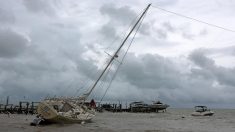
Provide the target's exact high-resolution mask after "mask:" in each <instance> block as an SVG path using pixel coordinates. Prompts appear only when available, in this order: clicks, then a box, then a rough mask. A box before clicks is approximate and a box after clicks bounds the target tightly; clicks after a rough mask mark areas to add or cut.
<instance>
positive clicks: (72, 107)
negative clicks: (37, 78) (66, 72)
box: [34, 4, 151, 124]
mask: <svg viewBox="0 0 235 132" xmlns="http://www.w3.org/2000/svg"><path fill="white" fill-rule="evenodd" d="M150 5H151V4H149V5H148V6H147V7H146V9H145V10H144V11H143V13H142V14H141V16H140V17H139V18H138V20H137V22H136V23H135V25H134V26H133V27H132V29H131V30H130V32H129V33H128V34H127V36H126V37H125V39H124V40H123V42H122V43H121V45H120V46H119V48H118V49H117V50H116V52H115V53H114V54H113V55H112V56H111V59H110V60H109V62H108V64H107V65H106V67H105V68H104V70H103V71H102V73H101V74H100V76H99V77H98V79H97V80H96V82H95V83H94V84H93V86H92V87H91V89H90V90H89V92H88V93H86V94H83V95H82V96H81V97H77V98H50V99H45V100H43V101H42V102H40V103H39V105H38V108H37V112H38V118H37V119H38V120H36V121H34V123H35V124H39V122H40V121H42V120H43V121H47V122H53V123H77V122H84V121H89V120H91V119H92V118H93V117H94V116H95V110H94V108H92V107H91V106H87V105H85V101H86V100H87V98H88V96H89V95H90V94H91V92H92V91H93V90H94V88H95V87H96V85H97V83H98V82H99V81H100V79H101V78H102V77H103V75H104V73H105V72H106V71H107V70H108V68H109V67H110V66H111V64H112V62H113V61H114V60H115V58H117V57H118V54H119V52H120V50H121V48H122V47H123V45H124V44H125V42H126V41H127V39H128V38H129V36H130V35H131V34H132V32H133V31H134V30H135V29H136V31H137V30H138V28H139V25H140V24H141V22H142V20H143V16H144V15H145V14H146V12H147V10H148V9H149V7H150ZM137 25H138V26H137Z"/></svg>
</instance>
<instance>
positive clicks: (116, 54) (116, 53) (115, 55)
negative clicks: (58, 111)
mask: <svg viewBox="0 0 235 132" xmlns="http://www.w3.org/2000/svg"><path fill="white" fill-rule="evenodd" d="M150 6H151V4H149V5H148V6H147V7H146V9H145V10H144V12H143V13H142V14H141V16H140V18H139V19H138V21H137V22H136V23H135V25H134V26H133V27H132V29H131V31H130V32H129V33H128V35H127V36H126V38H125V39H124V40H123V42H122V44H121V45H120V46H119V48H118V49H117V51H116V52H115V53H114V55H113V56H112V57H111V59H110V61H109V62H108V64H107V66H106V67H105V68H104V70H103V72H102V73H101V74H100V76H99V78H98V79H97V80H96V82H95V83H94V85H93V86H92V88H91V90H90V91H89V92H88V93H87V94H85V95H86V96H85V99H86V98H87V97H88V96H89V95H90V94H91V92H92V91H93V89H94V88H95V86H96V85H97V83H98V82H99V81H100V79H101V78H102V76H103V75H104V73H105V71H106V70H107V69H108V67H109V66H110V64H111V63H112V62H113V60H114V59H115V57H117V56H118V52H119V51H120V50H121V48H122V46H123V45H124V44H125V42H126V41H127V39H128V38H129V36H130V35H131V33H132V32H133V31H134V29H135V28H136V26H137V25H138V24H139V22H140V20H141V19H142V18H143V16H144V15H145V14H146V12H147V11H148V9H149V7H150Z"/></svg>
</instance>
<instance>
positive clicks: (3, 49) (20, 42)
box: [0, 29, 28, 58]
mask: <svg viewBox="0 0 235 132" xmlns="http://www.w3.org/2000/svg"><path fill="white" fill-rule="evenodd" d="M27 44H28V40H27V39H26V38H25V37H24V36H22V35H20V34H18V33H15V32H14V31H12V30H10V29H0V57H3V58H11V57H15V56H17V55H18V54H20V53H22V52H23V51H24V50H25V49H26V48H27Z"/></svg>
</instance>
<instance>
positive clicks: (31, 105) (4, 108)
mask: <svg viewBox="0 0 235 132" xmlns="http://www.w3.org/2000/svg"><path fill="white" fill-rule="evenodd" d="M38 103H39V102H27V101H20V102H19V105H13V104H8V103H7V104H0V114H9V113H10V114H36V113H37V111H36V110H37V104H38Z"/></svg>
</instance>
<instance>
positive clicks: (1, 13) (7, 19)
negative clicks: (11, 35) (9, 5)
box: [0, 8, 15, 24]
mask: <svg viewBox="0 0 235 132" xmlns="http://www.w3.org/2000/svg"><path fill="white" fill-rule="evenodd" d="M0 22H2V23H7V24H8V23H14V22H15V16H14V14H13V13H12V12H9V11H6V10H4V9H1V8H0Z"/></svg>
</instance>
